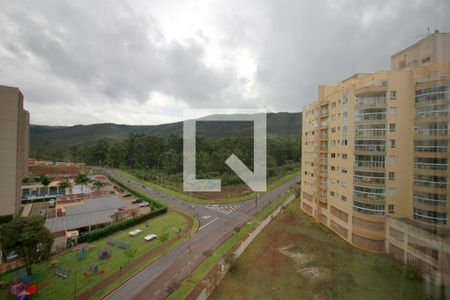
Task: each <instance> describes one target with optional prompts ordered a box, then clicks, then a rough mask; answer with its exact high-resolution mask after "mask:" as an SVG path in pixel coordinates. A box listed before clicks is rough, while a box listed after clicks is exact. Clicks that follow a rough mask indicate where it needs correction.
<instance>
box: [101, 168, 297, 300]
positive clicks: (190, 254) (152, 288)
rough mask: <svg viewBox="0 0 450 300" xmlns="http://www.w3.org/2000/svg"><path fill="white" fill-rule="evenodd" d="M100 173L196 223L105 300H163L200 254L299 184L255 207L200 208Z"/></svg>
mask: <svg viewBox="0 0 450 300" xmlns="http://www.w3.org/2000/svg"><path fill="white" fill-rule="evenodd" d="M103 171H104V172H105V173H106V174H108V175H109V176H111V177H112V178H115V179H117V180H120V181H125V182H126V183H127V184H129V185H130V186H132V187H133V188H135V189H138V190H139V191H140V192H142V193H145V194H147V195H148V196H149V197H151V198H153V199H155V200H158V201H161V202H163V203H165V204H166V205H169V206H172V207H175V208H176V209H178V210H181V211H183V212H185V213H187V214H190V215H195V216H197V217H198V220H199V229H198V230H197V232H196V233H195V234H193V236H192V237H190V238H189V237H186V240H185V241H184V242H183V243H181V244H180V245H179V246H177V247H176V248H174V249H173V250H172V251H170V252H169V253H167V254H166V255H164V256H163V257H161V258H160V259H158V260H157V261H155V262H154V263H152V264H151V265H149V266H148V267H147V268H145V269H143V270H142V271H141V272H139V273H138V274H136V275H135V276H134V277H132V278H130V279H129V280H127V281H126V282H124V283H123V284H122V285H120V286H119V287H118V288H116V289H115V290H113V291H112V292H111V293H109V294H107V295H106V296H104V297H103V299H108V300H123V299H165V298H166V297H167V296H168V295H169V292H168V287H169V286H170V285H172V284H173V283H181V282H182V281H183V280H184V279H186V278H187V277H188V276H189V273H190V272H192V271H193V270H195V268H197V267H198V266H199V265H200V264H201V263H202V262H203V261H204V260H205V259H206V256H204V255H203V251H205V250H212V251H214V250H215V249H217V248H218V247H219V246H220V245H221V244H222V243H223V242H225V241H226V240H227V239H228V238H229V237H230V236H231V235H232V234H233V229H234V228H235V227H236V226H238V227H241V226H242V225H244V224H245V223H246V222H248V221H249V220H251V219H252V218H253V217H254V216H255V213H256V210H257V211H260V210H262V209H264V207H266V205H267V204H269V203H270V202H272V201H273V200H275V199H277V198H278V197H279V196H280V195H282V194H283V193H285V192H287V191H288V190H289V189H290V188H291V187H292V186H293V185H295V183H296V182H297V181H298V180H299V177H295V178H293V179H291V180H289V181H287V182H285V183H283V184H281V185H279V186H278V187H276V188H275V189H273V190H271V191H268V192H266V193H264V194H262V195H261V196H260V197H259V198H258V203H257V205H255V204H256V202H255V200H254V199H251V200H247V201H242V202H237V203H227V204H215V205H203V204H197V203H191V202H187V201H184V200H181V199H178V198H177V197H174V196H172V195H168V194H166V193H163V192H161V191H158V190H155V189H152V188H150V187H148V186H145V185H143V184H142V183H140V182H138V181H136V180H134V179H132V178H130V177H127V176H124V175H122V174H119V173H116V172H114V171H113V170H110V169H103Z"/></svg>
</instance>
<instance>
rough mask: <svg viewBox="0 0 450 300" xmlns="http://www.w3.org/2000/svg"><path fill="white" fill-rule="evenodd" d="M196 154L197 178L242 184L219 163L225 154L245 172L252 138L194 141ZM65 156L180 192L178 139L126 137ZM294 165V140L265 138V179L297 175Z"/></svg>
mask: <svg viewBox="0 0 450 300" xmlns="http://www.w3.org/2000/svg"><path fill="white" fill-rule="evenodd" d="M196 150H197V153H196V157H197V177H198V178H204V179H210V178H220V179H221V181H222V186H224V187H225V188H226V187H227V186H236V185H242V184H243V182H242V180H241V179H240V178H239V177H238V176H237V175H236V174H234V172H233V171H232V170H231V169H230V168H229V167H228V166H227V165H226V164H225V160H226V159H227V158H228V157H229V156H230V155H231V154H235V155H237V156H238V157H239V159H241V160H242V162H243V163H244V164H246V165H247V166H249V167H250V168H252V167H251V166H253V137H250V136H246V135H242V136H225V137H223V136H222V137H205V136H198V137H197V140H196ZM70 157H71V160H73V161H80V162H85V163H86V164H88V165H91V166H107V167H110V168H118V169H122V170H127V171H128V172H130V173H132V174H133V175H136V176H137V177H139V178H141V179H143V180H145V181H150V182H152V183H155V184H158V185H161V186H168V187H169V188H171V189H174V190H178V191H180V190H182V188H181V187H182V179H183V174H182V172H183V139H182V136H181V135H175V134H171V135H169V136H168V137H158V136H151V135H144V134H130V135H129V136H128V137H127V138H125V139H123V140H121V141H117V142H108V141H106V140H99V141H97V142H96V143H95V144H94V145H92V146H88V145H85V146H83V147H81V148H78V147H74V148H72V149H71V155H70ZM299 163H300V141H299V139H298V138H295V137H281V136H276V135H268V137H267V170H268V171H267V175H268V177H269V178H274V179H278V178H279V177H282V176H284V175H286V174H288V173H290V172H292V170H297V169H299ZM248 191H249V190H247V192H248ZM243 192H245V191H243ZM243 192H242V193H243ZM242 193H241V194H242ZM208 198H209V197H208Z"/></svg>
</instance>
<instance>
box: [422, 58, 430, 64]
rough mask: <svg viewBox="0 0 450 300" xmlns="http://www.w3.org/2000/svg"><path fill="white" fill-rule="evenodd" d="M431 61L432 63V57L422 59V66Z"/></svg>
mask: <svg viewBox="0 0 450 300" xmlns="http://www.w3.org/2000/svg"><path fill="white" fill-rule="evenodd" d="M429 61H431V57H429V56H428V57H425V58H424V59H422V64H426V63H427V62H429Z"/></svg>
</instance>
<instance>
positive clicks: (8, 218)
mask: <svg viewBox="0 0 450 300" xmlns="http://www.w3.org/2000/svg"><path fill="white" fill-rule="evenodd" d="M13 217H14V216H13V215H4V216H0V224H6V223H9V222H11V221H12V219H13Z"/></svg>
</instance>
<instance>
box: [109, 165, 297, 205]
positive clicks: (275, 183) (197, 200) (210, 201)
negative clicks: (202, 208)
mask: <svg viewBox="0 0 450 300" xmlns="http://www.w3.org/2000/svg"><path fill="white" fill-rule="evenodd" d="M114 171H115V172H117V173H119V174H122V175H124V176H127V177H130V178H132V179H134V180H136V181H139V182H141V183H142V184H144V185H146V186H148V187H151V188H153V189H155V190H159V191H161V192H164V193H166V194H169V195H172V196H175V197H177V198H179V199H181V200H184V201H187V202H193V203H199V204H217V203H233V202H240V201H245V200H250V199H253V198H255V194H256V193H254V192H249V193H247V194H244V195H241V196H239V197H232V198H224V199H203V198H199V197H196V196H194V195H189V194H185V193H182V192H179V191H176V190H174V189H171V188H167V187H162V186H160V185H157V184H155V183H152V182H149V181H142V180H141V179H140V178H138V177H137V176H134V175H132V174H130V173H128V172H125V171H123V170H120V169H114ZM299 175H300V171H297V172H293V173H290V174H287V175H285V176H283V177H281V178H279V179H277V180H275V181H273V182H272V183H270V184H268V185H267V190H268V191H270V190H273V189H274V188H276V187H277V186H280V185H281V184H283V183H285V182H287V181H289V180H291V179H292V178H294V177H296V176H299Z"/></svg>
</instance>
